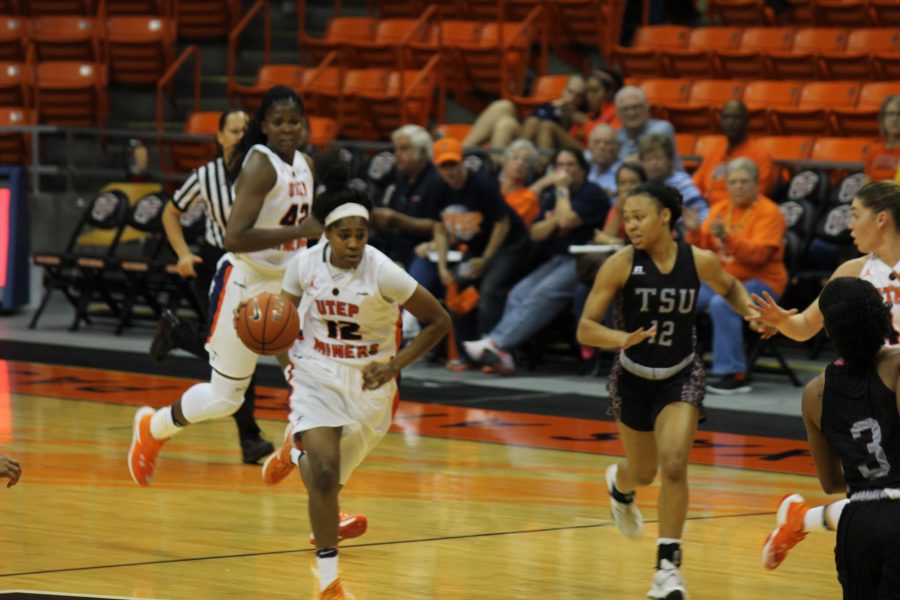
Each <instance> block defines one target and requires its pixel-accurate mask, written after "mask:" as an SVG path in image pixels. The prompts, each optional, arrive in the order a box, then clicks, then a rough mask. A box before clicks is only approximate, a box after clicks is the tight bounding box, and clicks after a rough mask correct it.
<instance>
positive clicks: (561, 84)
mask: <svg viewBox="0 0 900 600" xmlns="http://www.w3.org/2000/svg"><path fill="white" fill-rule="evenodd" d="M568 82H569V76H568V75H541V76H539V77H538V78H537V79H535V80H534V82H533V83H532V84H531V93H530V94H529V95H528V96H511V97H510V100H512V102H513V103H514V104H515V105H516V110H517V111H518V113H519V118H520V119H524V118H525V117H527V116H528V115H530V114H531V113H532V111H533V110H534V109H535V108H537V107H538V106H540V105H541V104H545V103H547V102H550V101H551V100H556V99H557V98H560V97H561V96H562V95H563V91H564V90H565V89H566V85H567V84H568Z"/></svg>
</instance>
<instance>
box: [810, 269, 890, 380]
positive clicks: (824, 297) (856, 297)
mask: <svg viewBox="0 0 900 600" xmlns="http://www.w3.org/2000/svg"><path fill="white" fill-rule="evenodd" d="M819 309H820V310H821V311H822V315H823V316H824V317H825V331H826V332H827V333H828V335H829V337H831V341H832V342H834V345H835V348H837V351H838V354H839V355H840V356H841V358H842V359H844V362H845V363H846V364H847V365H848V366H850V367H853V368H857V369H868V368H871V367H872V366H873V365H874V364H875V355H876V354H877V353H878V351H879V350H880V349H881V347H882V346H883V345H884V343H885V340H889V341H890V342H891V343H896V339H897V334H896V332H895V331H894V327H893V323H892V319H891V309H890V307H889V306H888V305H886V304H885V303H884V299H883V298H882V297H881V294H879V293H878V290H876V289H875V288H874V287H873V286H872V284H871V283H869V282H868V281H863V280H862V279H859V278H857V277H837V278H835V279H832V280H831V281H829V282H828V284H827V285H826V286H825V288H824V289H823V290H822V294H821V295H820V296H819Z"/></svg>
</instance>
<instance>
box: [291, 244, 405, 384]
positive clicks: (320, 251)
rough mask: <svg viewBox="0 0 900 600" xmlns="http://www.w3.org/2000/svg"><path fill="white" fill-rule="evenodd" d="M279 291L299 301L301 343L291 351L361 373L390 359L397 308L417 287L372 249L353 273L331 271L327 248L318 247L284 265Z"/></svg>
mask: <svg viewBox="0 0 900 600" xmlns="http://www.w3.org/2000/svg"><path fill="white" fill-rule="evenodd" d="M282 285H283V287H284V290H285V291H286V292H288V293H289V294H292V295H295V296H302V298H301V300H300V306H299V309H298V310H299V311H300V318H301V320H302V323H303V339H302V340H301V341H300V342H299V345H298V346H295V347H294V351H295V352H297V353H299V354H300V356H310V355H315V354H318V355H319V356H325V357H328V358H331V359H333V360H335V361H337V362H340V363H344V364H348V365H353V366H358V367H362V366H365V365H367V364H368V363H370V362H372V361H373V360H374V361H376V362H387V361H388V360H390V359H391V358H392V357H394V356H396V354H397V347H398V338H399V335H400V333H399V327H400V322H399V319H400V305H402V304H403V303H405V302H406V301H407V300H409V298H410V296H412V295H413V292H415V291H416V286H417V285H418V284H417V283H416V280H415V279H413V278H412V277H411V276H410V275H409V274H408V273H407V272H406V271H404V270H403V269H401V268H400V267H399V266H397V264H396V263H394V261H392V260H391V259H389V258H388V257H387V256H385V255H384V254H382V253H381V252H380V251H378V250H376V249H375V248H373V247H372V246H366V247H365V252H364V253H363V258H362V260H361V261H360V263H359V265H358V266H357V267H356V268H355V269H340V268H338V267H335V266H334V265H332V264H331V244H328V243H324V242H322V243H319V244H317V245H316V246H313V247H312V248H309V249H308V250H304V251H303V252H301V253H300V254H299V255H298V256H297V257H296V258H295V259H294V260H293V261H292V262H291V263H290V265H289V266H288V269H287V271H286V272H285V275H284V283H283V284H282Z"/></svg>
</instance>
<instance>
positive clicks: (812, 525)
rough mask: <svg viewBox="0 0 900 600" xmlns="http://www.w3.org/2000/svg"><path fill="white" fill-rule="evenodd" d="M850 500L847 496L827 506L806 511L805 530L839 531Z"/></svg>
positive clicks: (804, 518)
mask: <svg viewBox="0 0 900 600" xmlns="http://www.w3.org/2000/svg"><path fill="white" fill-rule="evenodd" d="M848 502H850V501H849V500H847V499H846V498H845V499H844V500H838V501H837V502H833V503H831V504H829V505H827V506H816V507H815V508H811V509H809V510H808V511H806V515H804V517H803V531H806V532H810V531H837V526H838V523H839V522H840V520H841V513H842V512H843V511H844V507H845V506H847V503H848Z"/></svg>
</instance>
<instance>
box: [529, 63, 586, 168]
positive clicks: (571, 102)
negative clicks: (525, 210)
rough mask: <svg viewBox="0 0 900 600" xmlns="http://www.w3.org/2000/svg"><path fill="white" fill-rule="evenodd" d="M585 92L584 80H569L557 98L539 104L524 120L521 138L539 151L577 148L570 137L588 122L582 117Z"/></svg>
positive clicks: (578, 78) (575, 77)
mask: <svg viewBox="0 0 900 600" xmlns="http://www.w3.org/2000/svg"><path fill="white" fill-rule="evenodd" d="M585 88H586V82H585V80H584V77H582V76H581V75H578V74H575V75H572V76H571V77H569V82H568V83H567V84H566V87H565V89H564V90H563V95H562V96H561V97H560V98H557V99H556V100H553V101H552V102H547V103H546V104H541V105H540V106H538V107H537V108H535V109H534V112H533V113H532V114H531V116H530V117H528V118H527V119H525V122H524V123H523V124H522V137H523V138H524V139H526V140H528V141H530V142H532V143H533V144H534V145H535V146H537V147H538V148H540V149H541V150H557V149H559V148H577V147H580V146H581V144H580V143H579V142H578V140H577V139H576V138H575V137H574V136H573V135H572V133H573V132H577V131H578V129H579V127H580V124H583V123H585V122H586V121H587V117H586V115H585V113H584V109H585V104H584V97H585Z"/></svg>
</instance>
